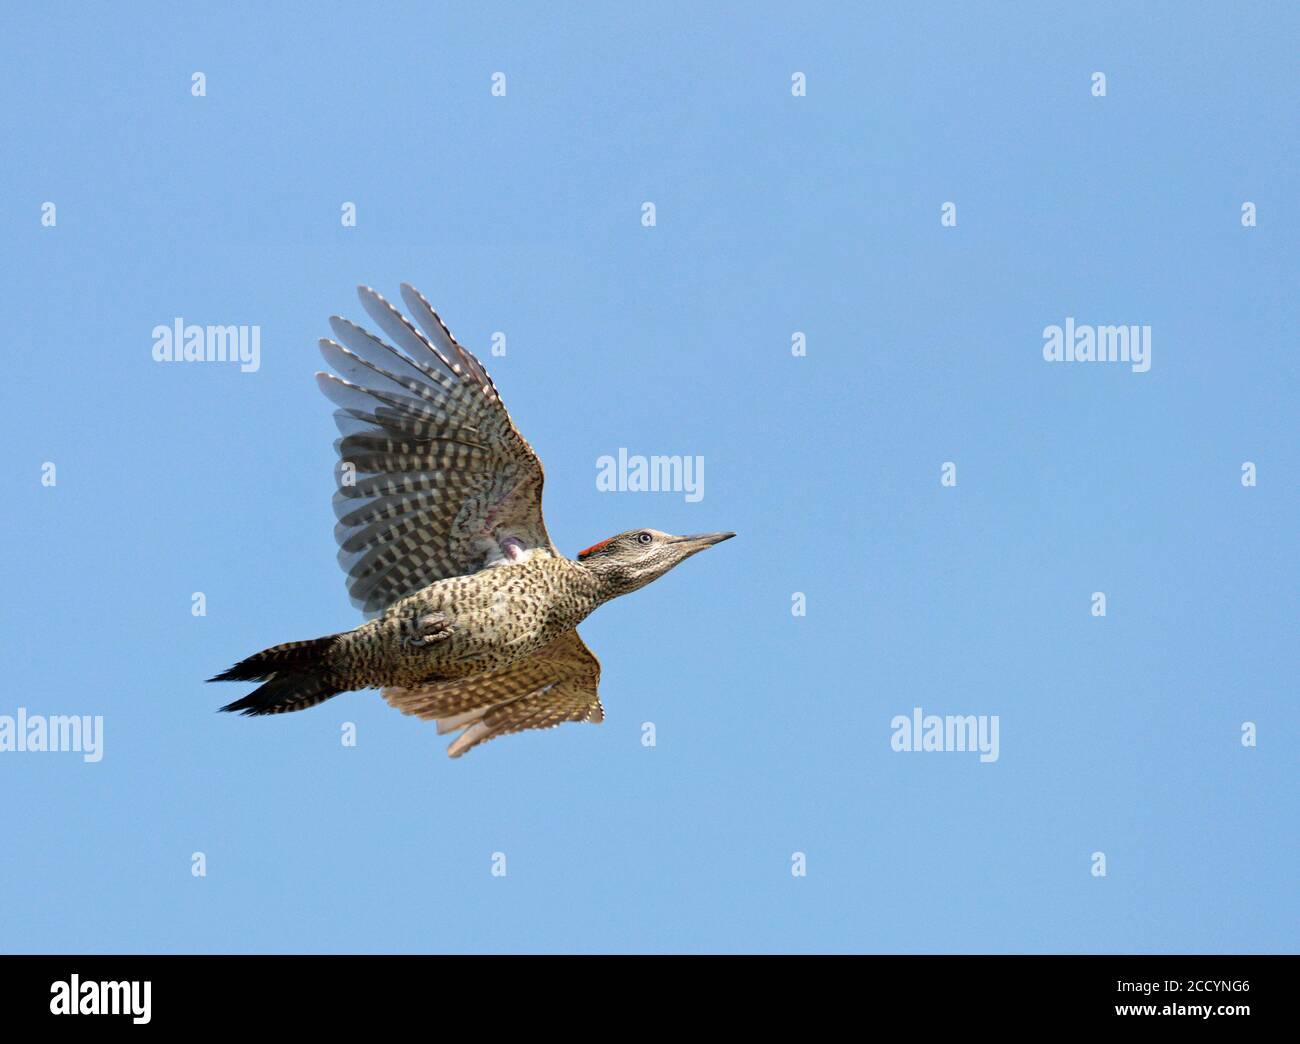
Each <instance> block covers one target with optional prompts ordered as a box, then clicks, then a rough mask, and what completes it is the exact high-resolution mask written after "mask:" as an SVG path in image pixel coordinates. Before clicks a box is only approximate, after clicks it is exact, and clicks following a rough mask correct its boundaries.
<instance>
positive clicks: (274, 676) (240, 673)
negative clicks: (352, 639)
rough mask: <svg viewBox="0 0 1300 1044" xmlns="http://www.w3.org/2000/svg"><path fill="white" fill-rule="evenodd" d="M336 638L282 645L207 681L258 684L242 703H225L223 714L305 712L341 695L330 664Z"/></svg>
mask: <svg viewBox="0 0 1300 1044" xmlns="http://www.w3.org/2000/svg"><path fill="white" fill-rule="evenodd" d="M337 638H338V635H336V634H331V635H328V636H327V637H325V638H312V639H310V640H309V641H305V642H285V643H284V644H283V645H273V646H271V648H269V649H263V650H262V651H261V652H259V653H254V654H253V655H252V656H250V657H249V658H248V659H246V660H240V661H239V663H237V664H235V665H234V666H233V667H231V668H230V669H229V670H228V671H222V672H221V673H220V674H218V675H217V676H216V677H215V678H209V679H208V681H260V682H263V683H264V684H262V685H259V686H258V687H257V688H256V689H254V690H253V691H252V692H250V693H249V694H248V695H247V696H245V697H244V698H243V699H242V700H236V701H235V702H234V703H228V704H226V705H225V706H224V707H222V708H221V709H222V710H223V711H242V712H243V713H244V714H283V713H285V712H286V711H296V710H304V709H305V708H307V707H314V706H316V704H318V703H323V702H324V701H325V700H328V699H329V698H330V697H331V696H337V695H338V694H339V693H340V692H344V691H346V689H347V686H346V685H344V684H342V683H341V681H340V679H339V678H338V677H337V675H336V674H335V672H334V671H333V670H331V667H330V662H329V653H330V649H331V648H332V647H333V645H334V642H335V640H336V639H337Z"/></svg>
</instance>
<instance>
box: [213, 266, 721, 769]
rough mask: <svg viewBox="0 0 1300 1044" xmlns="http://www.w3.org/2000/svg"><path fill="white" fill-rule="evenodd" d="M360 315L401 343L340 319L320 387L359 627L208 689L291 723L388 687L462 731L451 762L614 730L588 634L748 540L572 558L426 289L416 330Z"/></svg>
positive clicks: (370, 303) (281, 651)
mask: <svg viewBox="0 0 1300 1044" xmlns="http://www.w3.org/2000/svg"><path fill="white" fill-rule="evenodd" d="M358 294H359V296H360V298H361V304H362V306H363V307H364V308H365V310H366V312H367V313H368V314H369V315H370V317H371V319H373V320H374V322H375V324H376V325H377V326H378V327H379V329H380V330H381V331H382V333H383V334H386V335H387V336H388V338H390V340H391V343H389V342H388V341H384V340H382V339H381V338H380V337H378V336H376V335H375V334H372V333H370V332H368V331H367V330H365V329H363V328H362V327H360V326H357V325H355V324H353V323H350V322H348V320H346V319H343V318H341V317H339V316H333V317H331V319H330V326H331V328H332V329H333V332H334V338H332V339H331V338H325V339H322V340H321V342H320V349H321V353H322V355H324V357H325V361H326V363H327V365H329V366H330V367H331V368H332V369H333V370H334V371H335V373H318V374H317V375H316V381H317V383H318V384H319V385H320V388H321V390H322V391H323V392H324V393H325V394H326V396H328V397H329V399H330V401H331V402H333V403H334V404H335V406H336V407H337V409H336V410H335V412H334V418H335V422H336V423H337V425H338V428H339V432H340V434H341V437H340V438H339V439H337V440H336V441H335V443H334V445H335V448H336V449H337V451H338V455H339V459H340V466H339V468H338V469H337V474H338V489H337V491H336V492H335V494H334V509H335V514H336V515H337V516H338V525H337V526H335V530H334V533H335V536H336V538H337V539H338V543H339V562H340V564H341V565H342V566H343V568H344V570H345V571H346V572H347V574H348V580H347V585H348V593H349V595H350V596H351V599H352V603H353V605H355V606H356V607H357V608H359V609H361V610H362V611H363V612H364V613H365V614H366V615H367V617H368V619H367V621H366V622H365V623H363V624H361V625H360V626H359V627H356V628H354V629H353V630H350V631H344V632H342V633H340V634H332V635H327V636H326V637H323V638H312V639H310V640H308V641H300V642H285V643H284V644H282V645H273V646H271V647H270V648H269V649H264V650H262V651H261V652H259V653H255V654H253V655H252V656H250V657H248V658H247V659H246V660H241V661H240V662H239V663H237V664H235V665H234V666H233V667H231V668H230V669H229V670H227V671H223V672H222V673H221V674H218V675H217V676H216V677H215V678H210V679H208V680H209V681H259V682H261V683H262V684H261V685H260V686H258V687H257V688H256V689H254V690H253V691H252V692H250V693H249V694H248V695H247V696H245V697H243V698H242V699H239V700H236V701H235V702H234V703H230V704H227V705H226V706H224V707H222V708H221V709H222V710H224V711H241V712H243V713H244V714H246V715H262V714H283V713H284V712H286V711H297V710H303V709H305V708H307V707H314V706H315V705H316V704H318V703H322V702H324V701H325V700H328V699H329V698H330V697H331V696H335V695H337V694H339V693H341V692H349V691H351V690H354V689H369V688H378V689H380V690H381V692H382V695H383V697H384V699H385V700H387V701H388V703H389V704H391V705H392V706H394V707H396V708H397V709H398V710H400V711H401V712H402V713H404V714H412V715H415V716H416V717H418V718H423V719H426V720H433V721H436V722H437V725H438V732H439V733H456V734H457V735H456V736H455V738H454V739H453V740H452V742H451V745H450V746H449V747H448V748H447V753H448V754H449V755H450V756H451V757H453V758H455V757H459V756H460V755H462V754H464V753H465V752H466V751H467V750H470V749H471V748H472V747H475V746H477V745H478V744H480V743H484V742H486V741H487V740H490V739H495V738H496V737H497V736H503V735H506V734H507V733H511V732H521V731H523V730H525V729H544V728H550V727H552V726H554V725H559V724H561V723H562V722H566V721H589V722H599V721H601V720H602V719H603V718H604V714H605V712H604V709H603V707H602V706H601V703H600V697H599V695H598V693H597V686H598V683H599V681H600V661H599V660H597V659H596V657H595V656H594V655H593V654H592V652H591V650H590V649H588V648H587V645H586V643H585V642H583V640H582V638H581V637H579V635H578V632H577V630H576V627H577V625H578V624H579V623H580V622H581V621H582V620H584V619H585V618H586V617H587V616H588V615H590V614H591V613H592V612H593V611H594V610H595V609H596V608H598V607H599V606H601V605H603V604H604V603H605V602H608V601H610V600H611V599H613V598H617V597H619V596H620V595H625V594H628V593H630V592H632V591H636V590H637V589H639V588H641V587H644V586H645V585H646V584H648V583H650V582H651V581H652V580H655V579H657V578H659V577H661V576H663V575H664V574H665V573H666V572H668V570H670V569H672V568H673V567H674V566H676V565H678V564H679V563H681V562H684V561H685V560H686V559H688V558H690V557H691V556H692V555H694V554H696V553H698V552H700V551H703V550H704V549H705V548H707V547H711V546H713V545H714V544H717V543H719V542H721V541H723V540H727V539H729V538H730V537H733V536H735V534H734V533H702V534H697V535H694V536H673V535H671V534H669V533H663V532H660V531H659V530H657V529H633V530H629V531H627V532H624V533H618V534H616V535H614V536H612V537H609V538H608V539H606V540H602V541H600V542H599V543H596V544H593V545H592V546H591V547H589V548H587V549H586V550H585V551H580V552H579V553H578V556H577V558H576V559H569V558H565V557H564V556H563V555H562V554H560V552H559V551H557V550H556V548H555V545H554V544H553V543H551V538H550V536H549V535H548V534H547V532H546V522H545V520H544V519H543V517H542V462H541V461H540V460H538V459H537V454H536V453H535V452H533V448H532V447H531V446H530V445H529V444H528V442H527V441H526V440H525V439H524V437H523V436H522V435H521V434H520V433H519V430H518V429H517V428H516V427H515V426H514V423H513V422H512V421H511V420H510V415H509V414H508V413H507V412H506V408H505V405H504V404H503V403H502V401H501V397H500V395H498V394H497V389H496V386H495V385H494V384H493V383H492V379H491V378H490V377H489V376H488V374H487V371H486V370H485V369H484V368H483V365H482V364H481V363H480V362H479V361H478V359H476V358H475V357H474V356H473V355H472V354H470V352H468V351H467V350H466V349H465V348H464V347H462V346H461V345H460V344H459V343H458V342H457V341H456V339H455V338H454V337H453V336H452V335H451V332H450V331H449V330H448V329H447V327H446V326H445V325H444V324H443V322H442V320H441V319H440V318H438V315H437V313H435V312H434V310H433V309H432V308H431V307H430V305H429V302H428V301H427V300H425V298H424V297H423V295H421V294H420V293H419V291H417V290H415V289H414V288H412V287H410V286H408V285H406V284H403V285H402V300H403V302H404V303H405V305H406V309H407V311H408V313H409V318H408V317H407V316H406V315H403V314H402V313H401V312H399V311H398V310H397V309H396V308H395V307H394V306H393V305H391V304H390V303H389V302H388V301H386V300H385V299H384V298H383V297H381V296H380V295H379V294H378V293H376V292H375V291H374V290H372V289H370V288H369V287H366V286H363V287H359V288H358Z"/></svg>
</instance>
